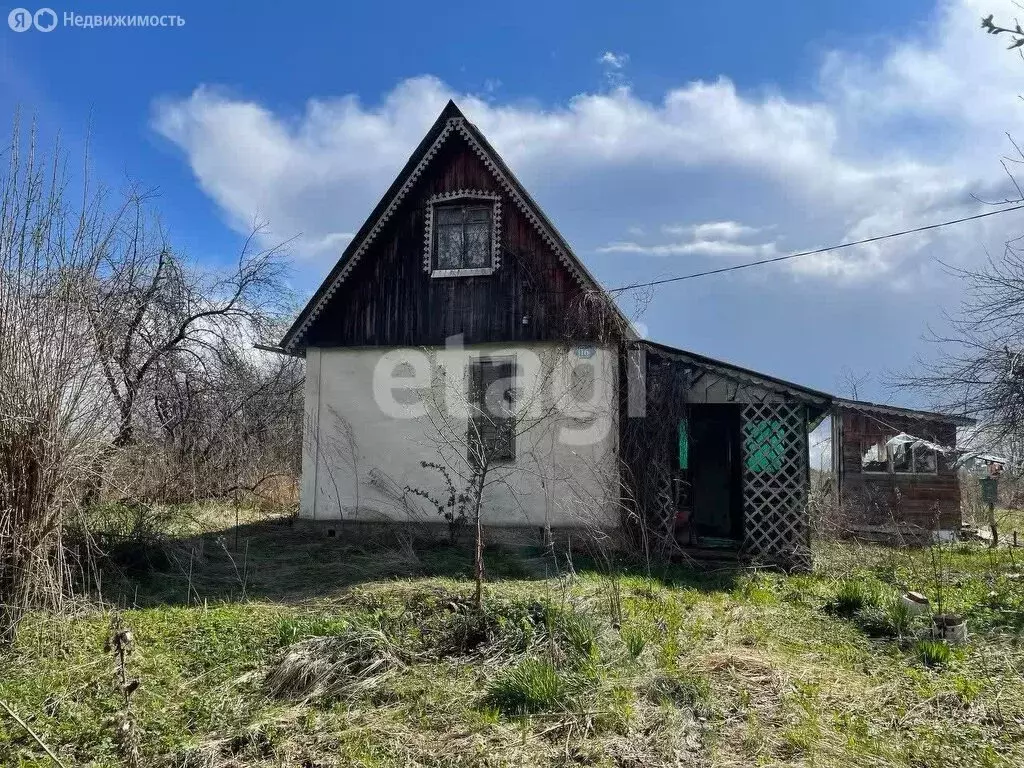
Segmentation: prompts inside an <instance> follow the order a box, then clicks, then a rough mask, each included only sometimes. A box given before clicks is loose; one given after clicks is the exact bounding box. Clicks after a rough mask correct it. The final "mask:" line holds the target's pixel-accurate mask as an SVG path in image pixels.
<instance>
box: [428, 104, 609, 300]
mask: <svg viewBox="0 0 1024 768" xmlns="http://www.w3.org/2000/svg"><path fill="white" fill-rule="evenodd" d="M453 123H454V126H453V127H454V129H455V130H457V131H458V132H459V135H460V136H462V138H464V139H465V140H466V143H467V144H469V146H470V148H471V149H472V150H473V152H474V153H475V154H476V156H477V157H479V158H480V160H481V161H482V162H483V164H484V165H485V166H487V169H488V170H489V171H490V172H491V173H492V174H493V175H494V178H496V179H497V180H498V183H499V184H501V188H502V190H503V191H504V192H505V194H507V195H508V196H509V197H510V198H512V202H514V203H515V204H516V208H518V209H519V210H520V211H521V212H522V214H523V215H524V216H526V218H527V219H528V220H529V221H530V222H531V223H532V224H533V226H534V227H536V229H537V231H538V232H540V236H541V238H542V239H543V240H544V242H545V243H547V244H548V247H549V248H551V250H552V251H554V252H555V254H556V255H557V256H558V260H559V261H561V262H562V265H563V266H564V267H565V268H566V269H568V270H569V274H571V275H572V276H573V277H575V278H576V280H577V282H578V283H579V284H580V287H581V288H584V289H587V288H589V287H590V281H589V280H588V279H587V277H586V276H585V275H584V274H583V273H582V272H581V271H580V269H579V267H578V266H577V265H576V259H575V258H574V257H572V256H570V255H569V254H568V253H566V252H565V249H564V248H562V246H561V245H560V244H559V242H558V238H556V237H555V235H554V233H553V232H551V231H550V230H549V229H548V228H547V227H546V226H545V225H544V223H543V222H542V221H541V220H540V217H538V216H537V214H536V213H535V212H534V210H533V206H531V205H529V204H527V202H526V200H525V199H523V197H522V196H521V195H520V194H519V192H518V191H516V188H515V186H514V185H513V184H512V182H511V181H510V180H509V179H508V178H507V177H506V176H505V174H504V173H502V172H501V170H500V169H499V168H498V166H497V164H496V163H495V162H494V160H493V158H492V157H491V155H490V153H489V152H488V151H487V150H485V149H484V148H483V147H482V146H481V145H480V143H479V142H478V141H477V140H476V138H474V136H473V134H472V133H471V132H470V130H469V129H468V128H467V127H466V121H465V120H462V119H461V118H452V119H450V120H449V121H448V124H449V125H452V124H453Z"/></svg>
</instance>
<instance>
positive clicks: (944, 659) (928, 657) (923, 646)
mask: <svg viewBox="0 0 1024 768" xmlns="http://www.w3.org/2000/svg"><path fill="white" fill-rule="evenodd" d="M914 649H915V650H916V651H917V655H918V657H919V658H920V659H921V661H922V662H923V663H924V664H925V665H926V666H929V667H940V666H943V665H945V664H948V663H949V662H950V660H951V659H952V658H953V651H952V650H951V649H950V647H949V646H948V645H946V643H944V642H942V641H941V640H918V641H917V643H916V644H915V645H914Z"/></svg>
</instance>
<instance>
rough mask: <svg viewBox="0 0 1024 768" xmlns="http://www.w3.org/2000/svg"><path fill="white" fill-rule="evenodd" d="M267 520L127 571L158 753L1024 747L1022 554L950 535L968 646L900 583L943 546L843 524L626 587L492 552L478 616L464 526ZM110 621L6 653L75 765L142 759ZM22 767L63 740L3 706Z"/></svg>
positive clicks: (720, 760)
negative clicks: (812, 554) (913, 604)
mask: <svg viewBox="0 0 1024 768" xmlns="http://www.w3.org/2000/svg"><path fill="white" fill-rule="evenodd" d="M278 531H279V532H280V533H281V535H279V536H278V535H277V532H278ZM248 532H249V536H248V537H246V536H245V535H243V536H241V537H240V543H239V546H238V547H237V548H236V547H234V542H233V540H231V539H232V537H231V532H228V533H227V534H226V535H225V539H227V541H225V542H224V544H225V546H220V545H218V544H217V543H216V541H215V539H211V540H208V541H207V543H206V544H205V545H204V548H203V552H202V553H201V555H200V554H199V553H198V551H197V553H196V555H195V556H194V557H193V558H192V566H193V570H192V574H191V579H189V575H188V571H187V570H185V571H182V570H180V569H178V570H174V569H173V566H172V570H167V571H161V572H153V573H149V574H148V575H147V576H146V578H145V579H144V580H142V581H140V582H138V594H136V592H135V588H134V586H133V585H132V584H131V582H130V581H125V582H123V583H118V584H117V585H116V587H115V585H114V584H111V585H109V586H108V587H107V589H109V590H111V592H110V593H107V599H108V600H109V599H111V595H112V594H118V596H119V597H120V599H121V600H122V602H123V603H124V604H127V605H128V606H131V605H134V604H136V603H137V604H139V605H143V606H145V607H142V608H138V609H135V608H123V609H122V610H123V615H122V617H121V618H122V622H123V624H124V625H126V626H128V627H130V628H131V629H132V631H133V633H134V636H135V651H134V652H133V653H132V654H131V655H130V656H129V658H128V667H129V674H130V675H131V676H132V677H135V678H138V679H139V680H140V681H141V686H140V687H139V689H138V690H137V691H136V692H135V694H134V697H133V700H132V708H131V716H132V718H133V719H134V722H135V732H136V733H137V737H138V743H139V749H140V751H141V754H142V763H143V765H146V766H156V767H157V768H161V767H162V766H168V767H169V766H187V767H188V768H192V767H194V766H204V767H209V768H213V767H217V768H227V766H240V765H246V766H250V765H252V766H267V767H268V768H269V766H282V765H289V766H291V765H297V766H317V767H318V768H322V767H326V766H343V765H344V766H348V765H357V766H388V767H390V766H396V767H397V766H405V765H421V766H452V765H487V766H517V767H518V766H531V765H536V766H540V765H551V764H558V765H564V766H572V765H578V766H582V765H595V766H616V765H632V766H639V765H644V766H675V765H680V764H682V765H689V764H694V765H720V766H740V765H816V766H825V767H826V768H830V767H833V766H834V767H835V768H839V766H856V765H864V766H886V765H892V766H907V767H908V768H909V767H910V766H914V767H915V768H916V767H917V766H940V765H950V764H962V765H970V766H974V765H987V766H1003V765H1005V766H1014V765H1021V764H1024V728H1022V726H1021V723H1024V683H1022V678H1021V672H1022V670H1024V652H1022V650H1021V648H1020V644H1019V641H1018V640H1019V638H1018V628H1019V627H1021V626H1024V619H1022V616H1021V610H1022V605H1024V603H1022V596H1021V589H1022V587H1024V584H1022V582H1021V581H1020V580H1019V579H1018V577H1017V576H1016V574H1017V573H1019V572H1020V571H1019V570H1018V560H1019V556H1018V554H1017V553H1015V552H1010V551H1000V552H991V551H989V550H987V549H985V548H984V547H983V546H980V545H979V546H967V547H960V546H957V547H954V548H952V549H947V550H946V552H945V553H944V557H945V563H946V566H945V573H944V577H943V578H944V582H943V585H942V587H943V599H944V609H945V610H948V611H951V612H956V613H958V614H960V615H963V616H964V617H966V619H967V621H968V624H969V628H970V633H971V634H970V641H969V643H968V644H967V645H965V646H962V647H958V648H951V647H950V646H947V645H945V644H943V643H934V642H932V641H928V642H924V641H921V642H919V637H920V636H921V634H922V632H923V631H924V630H925V629H926V627H927V624H928V619H927V617H921V618H912V617H910V616H909V615H908V614H907V613H906V611H905V609H903V608H902V607H900V606H901V605H902V604H901V603H900V601H899V600H898V596H899V595H900V594H901V592H903V591H905V590H907V589H913V590H916V591H920V592H923V593H925V594H926V595H928V596H929V597H931V598H932V599H933V601H934V599H935V590H936V587H935V584H934V573H933V571H932V566H931V563H930V561H929V558H928V555H927V553H926V552H919V551H913V550H897V549H888V548H882V547H867V548H859V547H854V546H852V545H842V546H839V545H836V546H828V547H822V548H820V549H819V552H818V560H817V563H818V565H817V570H816V571H815V573H813V574H811V575H805V576H786V575H783V574H779V573H764V572H761V573H741V574H708V573H700V572H697V571H694V570H690V569H687V568H685V567H683V566H673V567H670V568H662V569H656V570H654V571H652V572H651V573H650V574H649V573H648V572H647V569H646V566H642V567H638V568H637V569H636V570H631V569H630V568H629V567H628V565H627V566H626V567H624V568H623V569H622V572H621V575H620V576H618V577H616V581H615V584H614V590H613V589H612V586H611V585H610V582H609V577H608V576H607V575H606V574H604V573H602V572H600V571H599V570H595V569H589V568H588V567H587V563H586V561H585V560H584V559H583V558H575V571H574V572H571V573H564V572H562V571H561V569H560V567H559V565H558V564H557V563H555V562H553V561H548V560H545V559H544V558H543V557H542V556H541V555H540V554H539V553H537V552H530V551H522V552H505V551H500V550H489V551H488V561H487V566H488V572H489V573H490V574H492V579H491V581H490V582H489V583H488V585H487V591H486V595H485V611H484V613H483V614H482V615H481V614H477V613H476V612H475V611H474V610H473V608H472V597H471V596H472V581H471V576H472V574H471V559H470V553H468V552H466V551H465V550H460V549H459V548H454V547H447V546H446V547H439V548H436V549H421V550H417V551H412V550H410V549H408V548H407V547H404V548H399V547H397V546H395V547H392V548H387V547H385V548H378V549H371V548H369V547H365V548H364V547H357V546H354V545H352V544H351V543H347V542H344V541H339V540H338V539H336V538H335V539H328V538H326V537H324V536H313V535H311V534H309V533H308V532H301V531H298V530H292V529H291V528H288V527H281V528H272V527H265V528H253V529H250V530H249V531H248ZM246 538H249V544H248V552H249V555H248V557H249V560H248V562H247V563H246V561H245V551H246V547H245V539H246ZM193 548H194V549H195V550H198V549H199V544H198V543H197V542H196V541H195V540H191V541H187V542H186V543H185V544H184V549H185V551H191V550H192V549H193ZM232 558H233V559H234V561H235V565H232V563H231V559H232ZM184 566H185V567H186V568H187V566H188V561H186V562H185V563H184ZM235 566H237V573H236V567H235ZM245 579H247V583H246V584H245V593H246V598H247V599H246V600H245V601H244V602H243V601H240V597H241V592H242V589H241V586H242V585H241V584H240V583H239V582H240V580H245ZM851 585H857V586H851ZM122 587H123V589H122ZM115 588H116V589H122V591H120V593H116V592H114V591H113V590H115ZM611 591H614V592H615V594H616V595H618V596H619V598H620V603H621V605H620V606H619V607H620V609H621V610H620V612H617V613H616V614H615V615H614V616H613V615H612V611H611V609H610V607H609V602H608V600H607V595H608V594H609V593H610V592H611ZM228 598H231V601H229V600H228ZM840 606H842V607H841V608H840ZM109 624H110V617H109V613H108V612H107V611H105V610H99V609H97V608H88V607H84V608H83V611H82V613H81V615H79V616H62V617H55V616H43V615H36V616H32V617H30V619H29V621H28V622H27V624H26V628H25V631H24V632H23V633H22V635H21V636H20V638H19V641H18V645H17V647H16V649H15V652H14V653H13V654H11V655H10V656H8V657H6V658H3V659H0V669H2V670H3V671H2V673H0V699H3V700H4V701H5V702H8V703H9V704H10V705H11V706H12V708H13V709H14V711H15V712H17V713H18V714H19V715H20V716H21V717H22V718H23V719H25V720H26V722H27V723H28V724H29V725H30V727H31V728H32V729H33V730H34V731H35V732H36V733H37V734H38V735H39V736H40V738H42V739H43V740H44V741H45V742H46V743H47V744H48V745H50V746H51V748H53V749H54V750H55V752H56V753H57V754H58V755H59V756H60V757H61V759H62V760H64V761H65V763H66V764H67V765H69V766H70V765H92V766H122V765H124V764H125V763H124V761H123V757H122V755H121V752H120V748H119V746H118V743H119V742H118V739H117V735H116V733H115V732H114V726H113V724H114V723H115V722H117V718H118V717H119V716H120V713H121V712H122V710H123V701H122V699H121V698H120V697H119V695H118V689H117V687H116V686H115V684H114V665H113V659H112V657H111V655H110V654H109V653H108V652H106V651H105V650H104V643H105V640H106V638H107V634H108V631H109ZM0 765H4V766H6V765H11V766H19V767H25V766H32V767H33V768H34V767H35V766H51V765H52V763H51V762H50V761H49V758H47V757H46V756H45V754H44V753H43V752H42V750H41V749H40V748H39V746H38V744H36V743H35V741H34V740H33V738H32V737H31V736H29V735H28V734H27V733H26V732H25V731H24V730H23V729H22V728H21V727H20V726H18V725H17V724H16V723H15V722H14V721H13V720H11V719H9V718H7V717H6V716H2V715H0Z"/></svg>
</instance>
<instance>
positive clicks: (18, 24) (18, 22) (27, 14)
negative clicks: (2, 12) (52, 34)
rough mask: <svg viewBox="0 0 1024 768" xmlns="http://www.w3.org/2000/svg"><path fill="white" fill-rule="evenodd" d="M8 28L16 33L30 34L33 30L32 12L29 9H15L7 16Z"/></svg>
mask: <svg viewBox="0 0 1024 768" xmlns="http://www.w3.org/2000/svg"><path fill="white" fill-rule="evenodd" d="M7 26H9V27H10V28H11V29H13V30H14V31H15V32H28V31H29V30H30V29H32V11H30V10H28V9H27V8H15V9H14V10H13V11H11V12H10V13H8V14H7Z"/></svg>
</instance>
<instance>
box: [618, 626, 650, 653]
mask: <svg viewBox="0 0 1024 768" xmlns="http://www.w3.org/2000/svg"><path fill="white" fill-rule="evenodd" d="M621 636H622V643H623V645H625V646H626V652H627V653H628V654H629V655H630V658H632V659H634V660H635V659H639V658H640V654H642V653H643V652H644V648H646V647H647V638H646V637H644V635H643V633H642V632H641V631H640V630H638V629H637V628H636V627H626V628H624V629H623V630H622V635H621Z"/></svg>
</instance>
